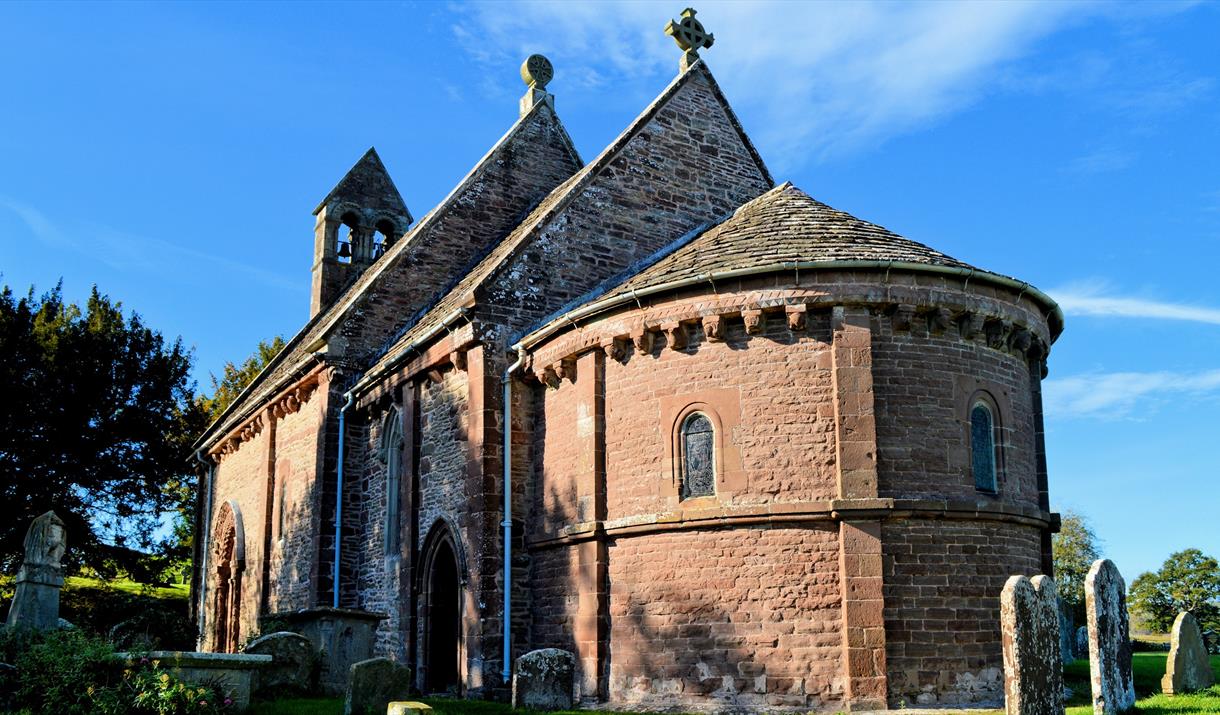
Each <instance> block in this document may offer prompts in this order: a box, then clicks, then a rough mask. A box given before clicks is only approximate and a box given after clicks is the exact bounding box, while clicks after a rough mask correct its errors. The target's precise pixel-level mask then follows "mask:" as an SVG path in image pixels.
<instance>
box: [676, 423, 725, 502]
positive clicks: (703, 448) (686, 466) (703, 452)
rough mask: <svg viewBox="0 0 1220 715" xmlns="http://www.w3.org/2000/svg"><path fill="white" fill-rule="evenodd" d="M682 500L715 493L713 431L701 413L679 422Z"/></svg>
mask: <svg viewBox="0 0 1220 715" xmlns="http://www.w3.org/2000/svg"><path fill="white" fill-rule="evenodd" d="M679 445H680V447H681V450H682V470H681V475H682V484H681V489H680V492H679V494H680V496H681V498H682V499H689V498H691V497H705V496H711V495H712V494H715V493H716V451H715V446H716V431H715V428H713V427H712V421H711V420H709V419H708V418H707V415H705V414H703V413H702V412H693V413H691V415H690V416H689V417H687V418H686V419H685V420H683V422H682V430H681V434H680V439H679Z"/></svg>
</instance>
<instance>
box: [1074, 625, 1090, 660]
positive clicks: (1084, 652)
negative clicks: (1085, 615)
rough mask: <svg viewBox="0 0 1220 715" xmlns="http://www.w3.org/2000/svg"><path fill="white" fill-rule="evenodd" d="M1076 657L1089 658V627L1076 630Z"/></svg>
mask: <svg viewBox="0 0 1220 715" xmlns="http://www.w3.org/2000/svg"><path fill="white" fill-rule="evenodd" d="M1076 657H1077V658H1088V657H1089V627H1088V626H1081V627H1079V628H1077V629H1076Z"/></svg>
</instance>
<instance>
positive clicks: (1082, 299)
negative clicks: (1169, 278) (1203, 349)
mask: <svg viewBox="0 0 1220 715" xmlns="http://www.w3.org/2000/svg"><path fill="white" fill-rule="evenodd" d="M1050 295H1051V297H1052V298H1054V299H1055V300H1056V301H1057V302H1058V303H1059V306H1060V307H1061V308H1063V312H1064V313H1067V314H1068V315H1083V316H1095V317H1122V318H1160V319H1165V320H1188V321H1193V322H1196V323H1211V324H1212V325H1220V308H1212V307H1208V306H1201V305H1190V304H1186V303H1171V302H1166V301H1160V300H1155V299H1149V298H1141V297H1135V296H1124V295H1114V294H1113V293H1111V292H1109V291H1107V290H1106V288H1105V287H1104V286H1102V285H1100V284H1093V285H1077V286H1069V287H1065V288H1061V289H1059V290H1052V291H1050Z"/></svg>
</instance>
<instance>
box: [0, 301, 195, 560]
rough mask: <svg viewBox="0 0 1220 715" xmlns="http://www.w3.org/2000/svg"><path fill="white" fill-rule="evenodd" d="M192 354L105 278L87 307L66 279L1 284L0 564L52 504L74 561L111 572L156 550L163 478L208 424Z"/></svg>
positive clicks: (179, 472)
mask: <svg viewBox="0 0 1220 715" xmlns="http://www.w3.org/2000/svg"><path fill="white" fill-rule="evenodd" d="M191 360H192V356H191V354H190V353H189V352H188V351H187V350H185V349H184V348H183V346H182V340H181V338H178V339H176V340H174V341H173V342H167V341H166V340H165V339H164V338H163V337H162V335H161V333H159V332H157V331H155V330H152V329H150V328H148V327H147V326H145V325H144V323H143V321H142V320H141V318H140V316H139V315H137V314H135V313H131V314H130V316H128V317H126V318H125V317H124V315H123V310H122V304H121V303H118V302H114V301H111V300H110V298H109V297H107V296H105V295H102V294H101V293H99V292H98V290H97V288H96V286H95V287H94V288H93V291H92V293H91V294H90V296H89V299H88V301H87V303H86V304H85V306H84V307H83V308H82V307H80V306H77V305H75V304H67V303H65V302H64V300H63V295H62V288H61V286H57V287H56V288H55V289H54V290H52V291H50V292H48V293H46V294H44V295H42V296H40V297H36V296H35V294H34V290H33V288H31V289H30V290H29V292H28V293H27V294H26V296H25V297H23V298H20V299H18V298H17V297H16V296H14V294H13V292H12V290H11V289H10V288H8V287H7V286H6V287H4V288H3V290H2V291H0V385H3V386H4V399H0V503H2V504H3V505H4V517H5V518H4V519H3V520H0V566H3V568H4V569H5V570H6V571H9V572H11V571H12V569H13V568H14V567H15V566H16V564H17V563H18V562H19V561H20V559H21V557H22V554H23V545H22V542H23V540H24V538H25V531H26V529H27V527H28V525H29V523H30V521H31V520H32V519H33V518H34V517H36V516H37V515H39V514H41V513H43V512H45V511H47V510H49V509H54V510H55V512H56V513H57V514H59V516H60V517H61V518H63V520H64V522H65V524H66V526H67V528H68V543H69V550H68V557H69V560H70V563H72V564H74V565H87V566H89V567H91V568H93V569H95V570H97V571H99V572H101V573H103V574H112V573H114V572H115V571H116V570H118V569H122V570H128V569H129V567H132V568H134V567H135V565H136V564H134V563H132V562H133V561H136V560H138V559H139V558H140V557H141V555H142V554H143V553H147V552H149V551H151V550H153V549H154V548H155V547H157V546H158V544H157V543H156V539H155V537H154V534H155V532H156V529H157V527H158V526H159V525H160V523H161V517H162V513H163V512H164V511H165V509H166V508H168V507H169V506H170V505H171V501H172V500H171V497H170V495H169V494H168V493H167V491H166V485H167V484H169V483H170V482H171V481H173V480H179V479H181V478H182V477H183V474H184V473H186V471H187V470H188V468H189V467H188V464H187V462H186V457H187V456H188V455H189V454H190V444H191V441H192V440H193V439H194V437H195V436H196V435H197V434H198V433H199V431H200V430H201V429H202V427H203V424H204V416H203V413H202V411H201V410H200V409H199V408H198V406H197V405H196V404H195V401H194V390H193V387H194V386H193V384H192V383H191V381H190V377H189V375H190V369H191Z"/></svg>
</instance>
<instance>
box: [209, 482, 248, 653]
mask: <svg viewBox="0 0 1220 715" xmlns="http://www.w3.org/2000/svg"><path fill="white" fill-rule="evenodd" d="M212 533H213V542H212V543H213V551H212V555H211V557H210V558H211V559H212V563H214V564H216V582H215V586H214V589H215V596H213V599H214V600H213V601H212V604H213V607H212V615H213V620H212V624H213V625H212V643H213V648H214V649H215V650H216V651H219V652H221V653H236V652H237V650H238V648H239V647H240V646H241V645H242V643H241V585H242V572H243V571H245V567H246V548H245V534H244V530H243V529H242V523H241V511H240V510H238V509H237V506H236V505H235V504H234V503H233V502H227V503H225V504H224V505H223V506H222V507H221V509H220V515H219V517H218V518H217V520H216V526H215V528H214V529H213V531H212Z"/></svg>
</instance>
